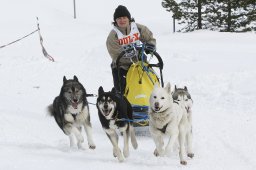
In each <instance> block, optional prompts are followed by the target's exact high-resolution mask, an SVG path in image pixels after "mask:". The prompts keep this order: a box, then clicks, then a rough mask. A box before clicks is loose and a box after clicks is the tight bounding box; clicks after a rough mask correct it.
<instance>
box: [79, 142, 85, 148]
mask: <svg viewBox="0 0 256 170" xmlns="http://www.w3.org/2000/svg"><path fill="white" fill-rule="evenodd" d="M77 147H78V149H81V150H85V149H86V147H85V146H84V143H80V142H78V143H77Z"/></svg>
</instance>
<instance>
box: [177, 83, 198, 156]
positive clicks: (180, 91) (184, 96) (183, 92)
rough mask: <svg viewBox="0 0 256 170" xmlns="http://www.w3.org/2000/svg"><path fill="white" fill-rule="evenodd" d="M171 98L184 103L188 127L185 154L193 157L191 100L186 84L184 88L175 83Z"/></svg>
mask: <svg viewBox="0 0 256 170" xmlns="http://www.w3.org/2000/svg"><path fill="white" fill-rule="evenodd" d="M172 98H173V100H174V101H175V102H178V103H179V104H181V103H184V105H185V109H186V113H187V119H188V128H187V134H186V145H187V146H186V147H187V154H188V157H190V158H193V157H194V153H193V151H192V139H193V133H192V106H193V100H192V98H191V95H190V93H189V92H188V88H187V87H186V86H184V88H177V87H176V85H175V88H174V91H173V92H172Z"/></svg>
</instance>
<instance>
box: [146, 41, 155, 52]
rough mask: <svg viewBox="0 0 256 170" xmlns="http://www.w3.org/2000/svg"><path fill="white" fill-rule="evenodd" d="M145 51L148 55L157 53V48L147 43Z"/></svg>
mask: <svg viewBox="0 0 256 170" xmlns="http://www.w3.org/2000/svg"><path fill="white" fill-rule="evenodd" d="M144 50H145V53H146V54H149V53H153V52H155V51H156V46H154V45H152V44H148V43H146V44H145V46H144Z"/></svg>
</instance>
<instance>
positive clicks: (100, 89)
mask: <svg viewBox="0 0 256 170" xmlns="http://www.w3.org/2000/svg"><path fill="white" fill-rule="evenodd" d="M102 93H104V90H103V87H102V86H100V87H99V90H98V94H99V95H101V94H102Z"/></svg>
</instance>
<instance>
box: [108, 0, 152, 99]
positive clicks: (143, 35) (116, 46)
mask: <svg viewBox="0 0 256 170" xmlns="http://www.w3.org/2000/svg"><path fill="white" fill-rule="evenodd" d="M113 26H114V28H113V29H112V30H111V32H110V33H109V35H108V38H107V42H106V45H107V49H108V52H109V54H110V56H111V58H112V63H111V68H112V74H113V81H114V87H115V89H116V90H117V91H119V92H121V93H122V94H124V90H125V86H126V79H125V77H126V74H127V71H128V69H129V67H130V66H131V64H132V63H133V62H136V61H137V60H138V58H137V53H136V52H135V51H134V50H131V46H133V45H135V44H141V43H144V44H145V47H144V48H145V52H146V53H147V54H148V53H152V52H154V51H155V46H156V39H155V38H154V37H153V33H152V32H151V31H150V30H149V29H148V28H147V27H146V26H144V25H141V24H138V23H135V20H134V18H131V14H130V12H129V11H128V9H127V8H126V7H125V6H122V5H119V6H118V7H117V8H116V9H115V12H114V22H113ZM123 51H125V54H124V56H123V57H122V58H121V59H120V61H119V76H120V80H119V77H118V69H117V65H116V60H117V58H118V56H119V55H120V54H121V53H122V52H123ZM120 90H121V91H120Z"/></svg>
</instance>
